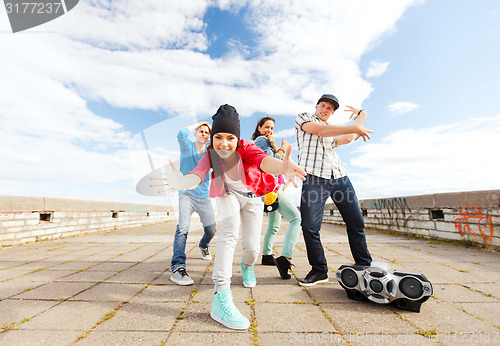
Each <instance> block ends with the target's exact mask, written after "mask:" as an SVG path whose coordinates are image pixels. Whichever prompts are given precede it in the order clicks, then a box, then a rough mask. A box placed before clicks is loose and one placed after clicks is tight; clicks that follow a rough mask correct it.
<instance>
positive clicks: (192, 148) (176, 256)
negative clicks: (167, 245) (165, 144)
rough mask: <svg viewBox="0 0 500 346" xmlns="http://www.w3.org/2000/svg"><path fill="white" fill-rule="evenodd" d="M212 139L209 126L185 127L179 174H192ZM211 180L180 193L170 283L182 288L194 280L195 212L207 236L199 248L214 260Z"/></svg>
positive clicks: (180, 136) (204, 236)
mask: <svg viewBox="0 0 500 346" xmlns="http://www.w3.org/2000/svg"><path fill="white" fill-rule="evenodd" d="M193 130H194V137H195V141H194V142H193V141H191V140H190V139H189V134H190V133H191V131H193ZM209 138H210V125H209V124H208V123H207V122H199V123H197V124H193V125H191V126H188V127H186V128H183V129H181V130H180V131H179V133H178V134H177V141H178V142H179V149H180V151H181V160H180V171H181V172H182V173H183V174H187V173H189V172H190V171H192V170H193V169H194V168H195V167H196V166H197V165H198V162H199V161H200V159H201V157H202V156H203V155H204V154H205V149H206V146H207V141H208V139H209ZM209 182H210V178H209V177H208V174H207V175H206V176H205V179H204V180H203V183H202V184H201V185H199V186H198V187H197V188H195V189H193V190H185V191H179V221H178V224H177V230H176V232H175V236H174V253H173V255H172V262H171V271H172V275H171V276H170V280H172V281H173V282H175V283H176V284H179V285H183V286H184V285H192V284H193V283H194V281H193V279H191V278H190V277H189V275H188V274H187V272H186V240H187V235H188V231H189V225H190V221H191V215H192V214H193V213H194V212H196V213H198V215H199V216H200V221H201V223H202V225H203V230H204V234H203V237H202V238H201V240H200V242H199V244H198V246H199V248H200V252H201V257H202V259H204V260H207V261H211V260H212V256H211V255H210V252H209V251H208V247H209V246H210V241H211V240H212V238H213V237H214V235H215V217H214V211H213V207H212V202H211V200H210V198H209V197H208V185H209Z"/></svg>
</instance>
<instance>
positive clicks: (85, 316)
mask: <svg viewBox="0 0 500 346" xmlns="http://www.w3.org/2000/svg"><path fill="white" fill-rule="evenodd" d="M117 305H118V304H116V303H107V302H97V303H94V302H74V301H66V302H62V303H60V304H57V305H55V306H53V307H52V308H50V309H48V310H46V311H44V312H43V313H41V314H39V315H37V316H35V317H33V318H32V319H30V320H29V321H28V322H26V323H23V324H21V325H20V326H19V329H20V330H25V329H29V330H82V329H83V330H87V329H90V328H91V327H92V326H94V325H95V324H96V323H97V322H99V320H101V319H102V318H103V317H104V316H105V315H106V314H107V313H109V312H112V311H113V310H114V308H115V307H116V306H117Z"/></svg>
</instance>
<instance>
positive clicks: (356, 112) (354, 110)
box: [344, 106, 360, 120]
mask: <svg viewBox="0 0 500 346" xmlns="http://www.w3.org/2000/svg"><path fill="white" fill-rule="evenodd" d="M346 107H347V108H349V109H344V112H352V113H351V115H350V116H349V119H352V117H354V120H356V119H358V117H359V111H360V109H359V108H355V107H352V106H346Z"/></svg>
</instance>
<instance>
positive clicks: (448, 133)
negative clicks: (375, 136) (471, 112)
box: [349, 115, 500, 198]
mask: <svg viewBox="0 0 500 346" xmlns="http://www.w3.org/2000/svg"><path fill="white" fill-rule="evenodd" d="M499 131H500V116H499V115H497V116H493V117H485V118H473V119H469V120H467V121H462V122H458V123H455V124H450V125H446V126H436V127H432V128H427V129H420V130H411V129H407V130H399V131H397V132H394V133H392V134H391V135H389V136H387V137H386V138H384V139H383V140H382V141H381V142H379V143H367V144H365V145H363V146H361V147H359V148H358V149H356V150H355V151H354V153H355V155H356V157H355V158H354V159H352V160H350V162H349V163H350V171H351V173H350V176H351V178H352V179H353V180H354V181H355V184H354V185H355V186H356V188H357V191H358V194H359V195H360V197H362V198H378V197H382V196H385V197H389V196H404V195H416V194H427V193H437V192H453V191H464V190H468V191H473V190H485V189H498V188H499V187H500V186H499V181H498V170H499V169H500V156H499V155H498V153H497V148H499V147H500V137H499V136H498V132H499ZM360 170H361V171H362V173H360ZM464 187H466V188H464Z"/></svg>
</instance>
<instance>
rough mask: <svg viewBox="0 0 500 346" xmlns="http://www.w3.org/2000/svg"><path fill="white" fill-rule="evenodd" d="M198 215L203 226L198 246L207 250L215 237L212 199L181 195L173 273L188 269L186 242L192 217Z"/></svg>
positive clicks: (186, 193)
mask: <svg viewBox="0 0 500 346" xmlns="http://www.w3.org/2000/svg"><path fill="white" fill-rule="evenodd" d="M195 212H196V213H198V215H199V216H200V221H201V223H202V225H203V231H204V233H203V237H201V240H200V243H199V244H198V246H199V247H200V248H203V249H206V248H208V247H209V246H210V241H211V240H212V238H213V237H214V235H215V230H216V229H215V217H214V209H213V207H212V202H211V201H210V198H208V197H207V198H196V197H194V196H192V195H191V194H190V193H188V192H185V193H183V194H180V195H179V222H178V224H177V230H176V231H175V236H174V254H173V256H172V262H171V270H172V273H173V272H175V271H176V270H177V269H179V268H186V240H187V235H188V232H189V225H190V224H191V215H192V214H193V213H195Z"/></svg>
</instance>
